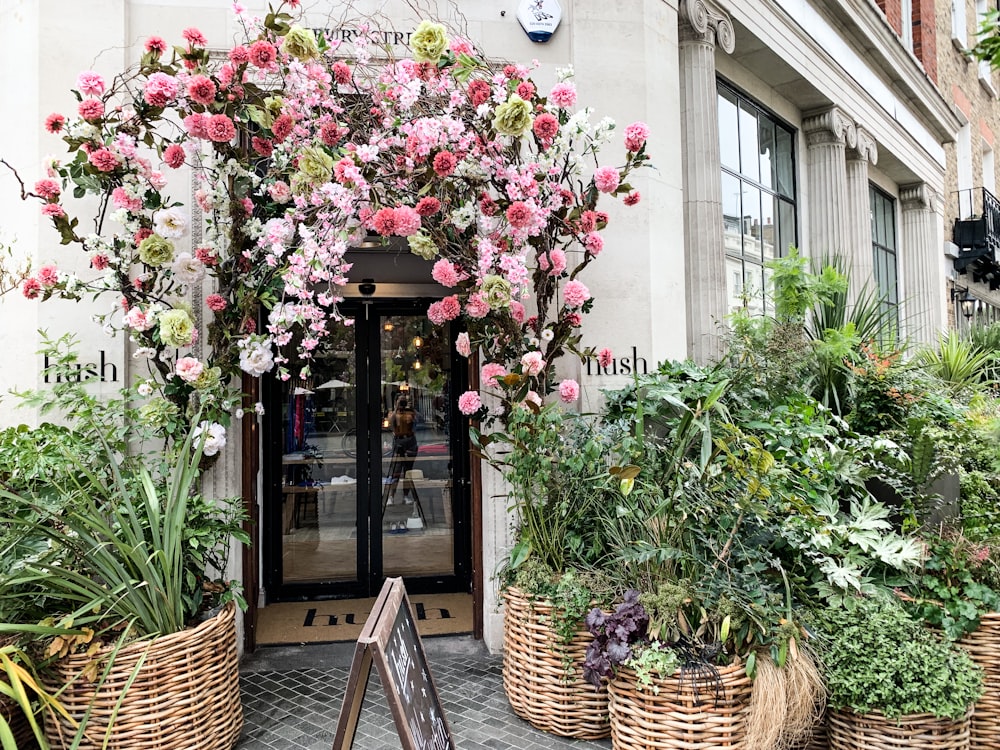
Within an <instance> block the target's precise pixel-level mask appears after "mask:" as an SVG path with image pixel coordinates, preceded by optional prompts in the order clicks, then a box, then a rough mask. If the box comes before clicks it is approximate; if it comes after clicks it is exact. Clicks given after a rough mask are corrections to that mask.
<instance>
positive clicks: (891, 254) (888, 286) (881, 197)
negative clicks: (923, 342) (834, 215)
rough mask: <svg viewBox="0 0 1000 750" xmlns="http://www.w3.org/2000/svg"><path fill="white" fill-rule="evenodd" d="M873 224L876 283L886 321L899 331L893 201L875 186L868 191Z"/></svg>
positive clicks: (894, 205) (894, 203)
mask: <svg viewBox="0 0 1000 750" xmlns="http://www.w3.org/2000/svg"><path fill="white" fill-rule="evenodd" d="M868 198H869V208H870V211H871V224H872V254H873V259H874V262H875V283H876V284H877V286H878V291H879V295H880V296H881V297H882V305H883V307H884V308H885V311H886V312H887V314H888V315H887V321H888V322H889V324H890V325H891V327H892V329H893V330H894V331H898V330H899V275H898V272H897V269H898V266H897V264H896V201H894V200H893V199H892V197H891V196H889V195H887V194H885V193H883V192H882V191H881V190H879V189H878V188H877V187H874V186H870V187H869V191H868Z"/></svg>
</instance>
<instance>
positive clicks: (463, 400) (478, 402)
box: [458, 391, 483, 417]
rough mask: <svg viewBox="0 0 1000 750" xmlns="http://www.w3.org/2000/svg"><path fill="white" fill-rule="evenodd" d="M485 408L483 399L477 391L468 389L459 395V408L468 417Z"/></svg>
mask: <svg viewBox="0 0 1000 750" xmlns="http://www.w3.org/2000/svg"><path fill="white" fill-rule="evenodd" d="M482 408H483V400H482V399H481V398H479V394H478V393H477V392H476V391H466V392H465V393H463V394H462V395H461V396H459V397H458V410H459V411H460V412H462V414H464V415H465V416H467V417H471V416H472V415H473V414H475V413H476V412H478V411H479V410H480V409H482Z"/></svg>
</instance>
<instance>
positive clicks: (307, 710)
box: [237, 636, 611, 750]
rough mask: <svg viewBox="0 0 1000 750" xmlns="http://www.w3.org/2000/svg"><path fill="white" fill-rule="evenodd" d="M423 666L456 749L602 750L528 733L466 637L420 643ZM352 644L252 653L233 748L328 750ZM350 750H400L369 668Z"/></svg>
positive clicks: (495, 661)
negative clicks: (424, 655) (428, 671)
mask: <svg viewBox="0 0 1000 750" xmlns="http://www.w3.org/2000/svg"><path fill="white" fill-rule="evenodd" d="M423 644H424V650H425V651H426V653H427V661H428V664H429V666H430V669H431V674H432V675H433V677H434V682H435V684H436V685H437V689H438V693H439V694H440V696H441V702H442V704H443V707H444V712H445V716H446V718H447V719H448V724H449V726H450V727H451V734H452V737H453V738H454V740H455V746H456V747H457V748H458V750H486V749H487V748H489V750H503V749H504V748H517V749H518V750H552V749H553V748H563V749H571V750H598V749H599V748H600V749H602V750H606V749H607V748H610V747H611V742H610V741H609V740H603V741H600V742H582V741H578V740H568V739H564V738H561V737H555V736H553V735H550V734H546V733H545V732H540V731H538V730H537V729H534V728H533V727H532V726H531V725H529V724H528V723H526V722H524V721H522V720H521V719H519V718H518V717H517V716H515V715H514V712H513V711H511V708H510V705H509V704H508V703H507V699H506V697H505V696H504V692H503V683H502V679H501V665H502V659H501V657H499V656H492V655H490V654H489V653H488V652H487V651H486V649H485V647H484V646H483V645H482V643H481V642H479V641H475V640H473V639H472V638H470V637H468V636H446V637H438V638H425V639H423ZM353 656H354V644H353V643H337V644H330V645H308V646H281V647H267V648H260V649H258V650H257V652H256V653H254V654H251V655H248V656H245V657H244V659H243V662H242V664H241V666H240V674H241V682H242V688H243V712H244V726H243V738H242V740H241V741H240V744H239V745H237V750H300V749H301V750H331V747H332V745H333V735H334V732H335V730H336V728H337V718H338V717H339V715H340V707H341V704H342V703H343V701H344V691H345V689H346V686H347V676H348V672H349V671H350V667H351V659H352V658H353ZM354 747H355V748H357V750H398V748H400V747H401V745H400V742H399V739H398V736H397V734H396V730H395V726H394V724H393V721H392V715H391V714H390V712H389V707H388V705H387V703H386V700H385V696H384V694H383V693H382V688H381V685H380V684H379V679H378V672H377V670H376V669H375V668H374V667H372V671H371V681H370V682H369V686H368V693H367V695H366V696H365V702H364V705H363V707H362V711H361V718H360V720H359V722H358V730H357V734H356V736H355V740H354Z"/></svg>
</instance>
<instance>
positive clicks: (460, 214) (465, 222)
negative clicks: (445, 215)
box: [451, 203, 476, 232]
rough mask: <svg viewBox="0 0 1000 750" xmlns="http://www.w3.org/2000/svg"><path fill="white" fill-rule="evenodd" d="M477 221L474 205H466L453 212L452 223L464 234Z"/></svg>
mask: <svg viewBox="0 0 1000 750" xmlns="http://www.w3.org/2000/svg"><path fill="white" fill-rule="evenodd" d="M475 220H476V211H475V209H474V208H473V207H472V203H466V204H465V205H464V206H461V207H460V208H457V209H455V210H454V211H452V212H451V223H452V224H454V225H455V227H456V228H457V229H458V230H459V231H462V232H464V231H465V230H466V229H467V228H468V226H469V225H470V224H471V223H472V222H473V221H475Z"/></svg>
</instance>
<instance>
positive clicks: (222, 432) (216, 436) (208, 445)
mask: <svg viewBox="0 0 1000 750" xmlns="http://www.w3.org/2000/svg"><path fill="white" fill-rule="evenodd" d="M202 435H204V436H205V442H204V444H203V447H202V451H201V452H202V453H203V454H204V455H206V456H214V455H215V454H216V453H218V452H219V451H221V450H222V449H223V448H225V447H226V428H225V427H223V426H222V425H221V424H219V423H218V422H202V423H201V424H199V425H198V426H197V427H195V428H194V433H193V434H192V436H193V437H194V439H195V442H197V441H198V440H200V439H201V437H202Z"/></svg>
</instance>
